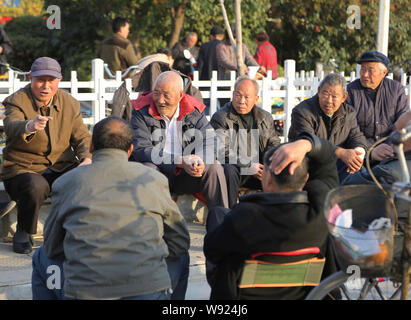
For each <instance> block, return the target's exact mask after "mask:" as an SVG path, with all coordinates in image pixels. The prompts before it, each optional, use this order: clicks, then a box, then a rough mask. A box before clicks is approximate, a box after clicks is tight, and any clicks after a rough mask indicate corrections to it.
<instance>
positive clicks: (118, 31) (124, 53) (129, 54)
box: [97, 17, 138, 74]
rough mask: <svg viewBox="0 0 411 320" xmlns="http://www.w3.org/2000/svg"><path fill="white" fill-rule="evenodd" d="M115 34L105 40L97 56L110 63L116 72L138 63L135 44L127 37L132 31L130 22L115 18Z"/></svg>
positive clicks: (112, 69) (109, 65)
mask: <svg viewBox="0 0 411 320" xmlns="http://www.w3.org/2000/svg"><path fill="white" fill-rule="evenodd" d="M113 32H114V35H113V36H112V37H111V38H108V39H106V40H104V41H103V42H102V43H101V44H100V47H99V49H98V52H97V56H98V57H99V58H100V59H102V60H103V61H104V62H105V63H107V64H108V68H109V69H110V71H111V72H112V73H113V74H114V73H115V72H116V71H118V70H121V72H124V71H126V70H127V68H128V67H130V66H133V65H136V64H137V61H138V59H137V56H136V53H135V51H134V48H133V45H132V43H131V42H130V40H128V39H127V37H128V34H129V32H130V24H129V23H128V22H127V20H126V19H125V18H122V17H117V18H115V19H114V20H113Z"/></svg>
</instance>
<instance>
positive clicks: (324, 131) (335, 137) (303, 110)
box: [288, 94, 367, 150]
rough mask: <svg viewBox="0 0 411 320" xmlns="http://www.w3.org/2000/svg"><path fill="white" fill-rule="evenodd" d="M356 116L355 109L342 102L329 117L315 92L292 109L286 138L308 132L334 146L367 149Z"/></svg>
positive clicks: (294, 137) (294, 138)
mask: <svg viewBox="0 0 411 320" xmlns="http://www.w3.org/2000/svg"><path fill="white" fill-rule="evenodd" d="M356 117H357V113H356V112H355V110H354V109H353V108H352V107H351V106H350V105H348V104H347V103H343V104H342V105H341V106H340V108H339V109H338V110H337V112H336V113H334V115H333V116H332V118H331V119H330V118H329V117H328V116H326V115H325V114H324V112H323V111H322V110H321V108H320V104H319V101H318V95H317V94H316V95H315V96H314V97H312V98H310V99H307V100H304V101H303V102H301V103H300V104H299V105H298V106H296V107H295V108H294V109H293V111H292V113H291V127H290V131H289V132H288V139H289V140H290V141H293V140H296V138H297V137H298V136H299V135H300V134H301V133H303V132H308V133H312V134H315V135H316V136H317V137H319V138H322V139H326V140H328V141H330V142H331V143H332V144H333V145H334V146H336V147H337V146H338V147H342V148H345V149H354V148H356V147H363V148H364V150H367V140H366V139H365V137H364V134H363V133H362V132H361V131H360V128H359V126H358V124H357V118H356Z"/></svg>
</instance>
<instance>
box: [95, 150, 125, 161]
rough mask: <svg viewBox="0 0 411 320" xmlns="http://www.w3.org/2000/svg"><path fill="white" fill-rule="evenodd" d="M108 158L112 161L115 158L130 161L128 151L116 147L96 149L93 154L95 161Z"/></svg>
mask: <svg viewBox="0 0 411 320" xmlns="http://www.w3.org/2000/svg"><path fill="white" fill-rule="evenodd" d="M107 159H111V160H110V161H112V160H113V159H115V160H123V161H128V155H127V152H125V151H123V150H120V149H114V148H106V149H100V150H96V151H94V152H93V154H92V160H93V162H99V161H104V160H107Z"/></svg>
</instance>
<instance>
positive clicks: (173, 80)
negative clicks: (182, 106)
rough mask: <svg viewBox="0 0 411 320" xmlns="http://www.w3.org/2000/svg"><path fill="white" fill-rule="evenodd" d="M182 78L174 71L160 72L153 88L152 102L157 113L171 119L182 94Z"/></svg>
mask: <svg viewBox="0 0 411 320" xmlns="http://www.w3.org/2000/svg"><path fill="white" fill-rule="evenodd" d="M183 90H184V84H183V78H181V76H180V75H179V74H178V73H177V72H175V71H166V72H163V73H161V74H160V75H159V76H158V77H157V79H156V81H155V83H154V89H153V102H154V105H155V106H156V108H157V111H158V113H159V114H161V115H164V116H166V117H167V118H169V119H171V118H172V117H173V116H174V114H175V112H176V110H177V107H178V105H179V103H180V101H181V99H182V98H183V96H184V91H183Z"/></svg>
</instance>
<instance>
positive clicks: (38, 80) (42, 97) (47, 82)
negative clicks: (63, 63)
mask: <svg viewBox="0 0 411 320" xmlns="http://www.w3.org/2000/svg"><path fill="white" fill-rule="evenodd" d="M29 78H30V80H31V91H32V92H33V94H34V96H35V97H36V99H37V100H39V101H40V102H41V103H43V104H44V105H48V104H49V103H50V101H51V99H52V98H53V96H54V95H55V94H56V93H57V90H58V88H59V83H60V79H59V78H55V77H51V76H40V77H32V76H30V75H29Z"/></svg>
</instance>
